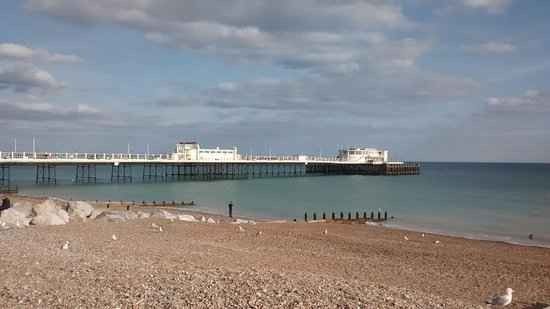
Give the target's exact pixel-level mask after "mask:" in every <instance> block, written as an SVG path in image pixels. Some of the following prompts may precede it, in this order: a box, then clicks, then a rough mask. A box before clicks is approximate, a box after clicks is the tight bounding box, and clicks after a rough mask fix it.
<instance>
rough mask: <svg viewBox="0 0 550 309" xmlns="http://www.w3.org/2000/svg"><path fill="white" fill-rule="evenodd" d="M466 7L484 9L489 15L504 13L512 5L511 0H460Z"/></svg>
mask: <svg viewBox="0 0 550 309" xmlns="http://www.w3.org/2000/svg"><path fill="white" fill-rule="evenodd" d="M461 1H463V2H464V5H465V6H467V7H471V8H475V9H485V10H487V12H489V13H491V14H499V13H502V12H504V11H505V10H506V9H507V8H508V7H509V6H510V4H511V3H512V0H461Z"/></svg>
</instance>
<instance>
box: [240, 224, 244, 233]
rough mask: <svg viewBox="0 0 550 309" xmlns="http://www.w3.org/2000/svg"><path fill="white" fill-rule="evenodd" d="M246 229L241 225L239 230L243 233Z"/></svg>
mask: <svg viewBox="0 0 550 309" xmlns="http://www.w3.org/2000/svg"><path fill="white" fill-rule="evenodd" d="M244 231H245V230H244V228H243V227H242V226H240V225H239V232H241V233H243V232H244Z"/></svg>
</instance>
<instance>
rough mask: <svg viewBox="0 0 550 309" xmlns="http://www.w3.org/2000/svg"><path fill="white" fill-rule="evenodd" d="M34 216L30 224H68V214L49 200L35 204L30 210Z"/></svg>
mask: <svg viewBox="0 0 550 309" xmlns="http://www.w3.org/2000/svg"><path fill="white" fill-rule="evenodd" d="M32 211H33V214H34V215H35V216H34V217H33V218H32V220H31V224H35V225H62V224H66V223H68V222H69V214H68V213H67V212H66V211H65V210H64V209H62V208H61V206H59V205H57V203H56V202H55V201H53V200H51V199H47V200H45V201H44V202H42V203H39V204H36V205H34V206H33V208H32Z"/></svg>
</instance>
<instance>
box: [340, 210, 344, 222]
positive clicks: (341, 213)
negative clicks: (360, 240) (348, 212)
mask: <svg viewBox="0 0 550 309" xmlns="http://www.w3.org/2000/svg"><path fill="white" fill-rule="evenodd" d="M340 220H344V212H342V211H341V212H340Z"/></svg>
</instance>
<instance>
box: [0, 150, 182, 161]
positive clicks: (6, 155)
mask: <svg viewBox="0 0 550 309" xmlns="http://www.w3.org/2000/svg"><path fill="white" fill-rule="evenodd" d="M171 159H172V155H171V154H130V153H71V152H0V160H140V161H143V160H171Z"/></svg>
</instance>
